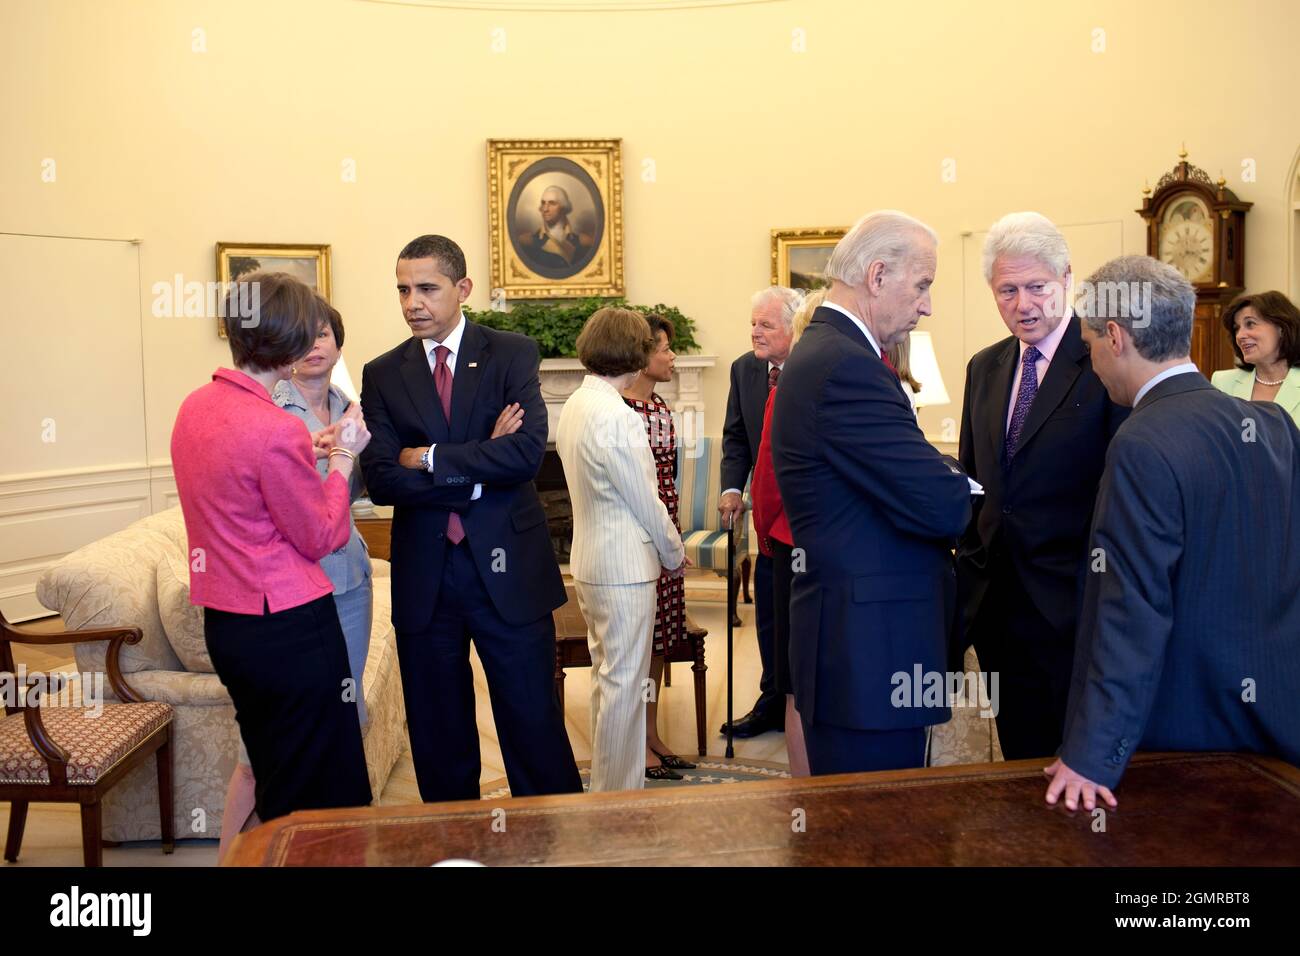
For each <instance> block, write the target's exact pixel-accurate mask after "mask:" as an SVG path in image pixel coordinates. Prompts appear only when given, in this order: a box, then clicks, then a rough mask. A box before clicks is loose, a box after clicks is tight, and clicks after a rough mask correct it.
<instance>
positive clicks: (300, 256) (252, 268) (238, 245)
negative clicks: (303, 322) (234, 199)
mask: <svg viewBox="0 0 1300 956" xmlns="http://www.w3.org/2000/svg"><path fill="white" fill-rule="evenodd" d="M252 272H287V273H288V274H289V275H291V276H293V277H294V278H295V279H298V280H299V281H301V282H303V283H306V285H307V286H308V287H309V288H310V289H311V290H312V291H313V292H319V293H320V294H321V295H322V296H324V297H325V301H326V302H328V301H329V298H330V247H329V246H328V245H295V244H292V243H275V242H262V243H253V242H218V243H217V282H219V283H220V284H221V285H220V287H221V288H222V289H226V288H228V287H229V285H230V283H232V282H235V281H237V280H238V279H239V277H240V276H243V275H248V274H249V273H252ZM217 335H218V336H220V337H221V338H223V339H224V338H225V337H226V326H225V323H224V322H222V320H221V319H217Z"/></svg>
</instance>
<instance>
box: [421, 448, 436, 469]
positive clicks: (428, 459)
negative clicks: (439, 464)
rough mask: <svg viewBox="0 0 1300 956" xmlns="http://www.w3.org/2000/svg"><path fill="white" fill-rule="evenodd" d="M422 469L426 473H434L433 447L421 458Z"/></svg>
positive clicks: (426, 450) (425, 451)
mask: <svg viewBox="0 0 1300 956" xmlns="http://www.w3.org/2000/svg"><path fill="white" fill-rule="evenodd" d="M420 467H421V468H423V469H424V470H425V471H433V446H430V447H428V448H426V449H425V450H424V454H422V455H421V456H420Z"/></svg>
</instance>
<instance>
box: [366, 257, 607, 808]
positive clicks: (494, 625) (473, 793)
mask: <svg viewBox="0 0 1300 956" xmlns="http://www.w3.org/2000/svg"><path fill="white" fill-rule="evenodd" d="M471 288H472V284H471V283H470V280H469V279H468V278H467V277H466V274H465V255H464V253H462V252H461V250H460V247H459V246H457V245H456V243H454V242H452V241H451V240H450V239H447V238H445V237H443V236H421V237H419V238H418V239H414V240H412V241H411V242H410V243H408V244H407V246H406V248H404V249H403V250H402V251H401V254H400V255H399V256H398V260H397V293H398V296H399V298H400V300H401V305H402V315H403V317H404V318H405V319H406V323H407V325H408V326H410V329H411V333H412V336H413V337H412V338H410V339H408V340H407V341H406V342H404V343H402V344H401V345H399V346H398V347H397V348H395V349H393V350H392V351H390V352H387V353H385V354H384V355H381V356H380V357H379V358H377V359H375V360H373V361H371V362H368V363H367V364H366V366H365V370H364V372H363V373H362V385H361V403H362V407H363V408H364V409H365V410H366V423H367V424H368V425H369V426H370V432H371V440H370V445H369V446H368V447H367V448H366V450H365V452H364V453H363V454H362V456H361V464H362V467H363V469H364V471H365V477H366V486H367V487H368V489H369V492H370V497H371V498H372V499H373V500H374V501H375V503H376V504H391V505H394V506H395V508H394V511H393V532H392V564H393V570H392V574H393V590H392V593H393V626H394V627H395V628H396V630H397V652H398V660H399V663H400V665H401V672H402V690H403V694H404V697H405V700H406V720H407V726H408V729H409V732H410V737H411V753H412V756H413V757H414V762H415V774H416V779H417V781H418V782H419V786H420V796H421V797H422V798H423V799H424V800H426V801H437V800H476V799H478V796H479V786H478V783H479V774H480V771H481V767H480V761H479V745H478V727H477V723H476V720H475V715H474V678H473V674H472V672H471V670H470V662H469V642H470V641H471V640H473V642H474V647H475V650H476V651H477V652H478V656H479V660H480V661H482V663H483V671H484V673H485V675H486V677H487V683H488V690H489V691H490V692H491V697H492V715H493V718H494V720H495V722H496V729H497V735H498V737H499V739H500V743H501V754H502V757H503V758H504V760H505V765H506V775H507V778H508V779H509V781H510V792H511V794H512V795H514V796H517V797H518V796H525V795H531V794H545V793H570V792H572V793H576V792H580V791H581V790H582V784H581V781H580V778H579V777H578V770H577V766H576V764H575V763H574V760H573V751H572V749H571V748H570V746H569V738H568V735H567V734H566V733H565V729H564V716H563V714H562V713H561V712H560V709H559V705H558V703H557V701H556V699H555V695H554V690H553V687H554V685H553V682H552V681H553V675H554V672H555V627H554V624H553V622H552V619H551V612H552V611H553V610H554V609H555V608H557V607H559V606H560V605H562V604H563V603H564V600H565V594H564V584H563V581H562V579H561V577H560V569H559V566H558V565H557V564H556V561H555V552H554V551H553V550H552V547H551V539H550V535H549V533H548V531H547V527H546V515H545V513H544V512H543V510H542V505H541V502H540V501H539V500H538V497H537V491H536V489H535V488H534V486H533V478H534V477H535V476H536V474H537V470H538V468H539V467H540V466H541V462H542V455H543V453H544V452H545V449H546V435H547V417H546V406H545V404H544V403H543V402H542V396H541V390H540V387H539V385H538V380H537V368H538V364H539V358H538V350H537V343H535V342H534V341H533V340H532V339H529V338H527V337H525V336H522V335H515V334H513V333H509V332H498V331H495V330H493V329H485V328H483V327H482V326H479V325H475V324H474V323H472V322H469V321H468V320H467V319H466V318H465V316H464V313H462V312H461V304H462V303H463V302H464V301H465V299H466V298H467V297H468V296H469V293H470V289H471Z"/></svg>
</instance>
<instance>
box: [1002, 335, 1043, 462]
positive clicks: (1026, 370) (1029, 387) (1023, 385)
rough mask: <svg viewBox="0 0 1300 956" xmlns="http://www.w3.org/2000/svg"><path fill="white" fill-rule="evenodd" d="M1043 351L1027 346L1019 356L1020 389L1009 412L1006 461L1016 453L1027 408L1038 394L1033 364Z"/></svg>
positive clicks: (1035, 370)
mask: <svg viewBox="0 0 1300 956" xmlns="http://www.w3.org/2000/svg"><path fill="white" fill-rule="evenodd" d="M1042 355H1043V353H1042V352H1040V351H1038V349H1036V348H1034V346H1032V345H1031V346H1029V347H1028V348H1027V349H1025V354H1024V355H1022V356H1021V357H1020V391H1019V392H1018V393H1017V394H1016V407H1015V409H1014V410H1013V411H1012V412H1011V425H1010V427H1009V428H1007V445H1006V452H1007V461H1011V458H1012V456H1013V455H1015V453H1016V447H1017V446H1018V445H1019V444H1020V433H1021V432H1022V431H1024V429H1025V420H1026V419H1027V418H1029V408H1030V406H1032V405H1033V404H1034V396H1035V395H1037V394H1038V367H1037V366H1036V365H1035V364H1034V363H1036V362H1037V361H1038V360H1039V359H1040V358H1042Z"/></svg>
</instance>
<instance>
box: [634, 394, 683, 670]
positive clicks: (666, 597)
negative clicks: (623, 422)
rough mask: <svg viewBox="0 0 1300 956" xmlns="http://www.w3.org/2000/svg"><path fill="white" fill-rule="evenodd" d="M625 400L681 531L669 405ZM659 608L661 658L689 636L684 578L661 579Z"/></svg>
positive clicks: (657, 643) (661, 497)
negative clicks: (639, 423) (639, 420)
mask: <svg viewBox="0 0 1300 956" xmlns="http://www.w3.org/2000/svg"><path fill="white" fill-rule="evenodd" d="M623 401H625V402H627V404H628V406H629V407H630V408H631V409H632V410H633V411H635V412H636V413H637V414H638V415H640V416H641V418H642V419H643V420H644V421H645V427H646V435H647V436H648V437H649V439H650V450H651V451H652V452H653V453H654V456H655V476H656V477H657V478H658V479H659V500H660V501H662V502H663V503H664V507H665V508H667V509H668V517H670V518H672V519H673V527H675V528H676V529H677V530H678V531H681V530H682V526H681V524H680V523H679V522H678V520H677V430H676V428H675V427H674V425H673V413H672V411H671V410H670V409H669V408H668V403H667V402H665V401H664V400H663V399H662V398H660V397H659V396H658V395H657V394H655V393H653V392H652V393H651V394H650V401H648V402H643V401H640V400H639V399H635V398H628V397H627V396H624V397H623ZM657 596H658V605H657V608H658V609H657V611H656V613H655V643H654V653H655V654H656V655H657V656H662V655H663V654H664V652H665V650H668V649H671V648H672V647H673V646H674V645H675V644H676V643H677V642H678V641H681V640H683V639H685V637H686V583H685V581H683V579H682V578H680V577H678V578H670V577H668V576H667V574H661V575H660V576H659V586H658V589H657Z"/></svg>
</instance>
